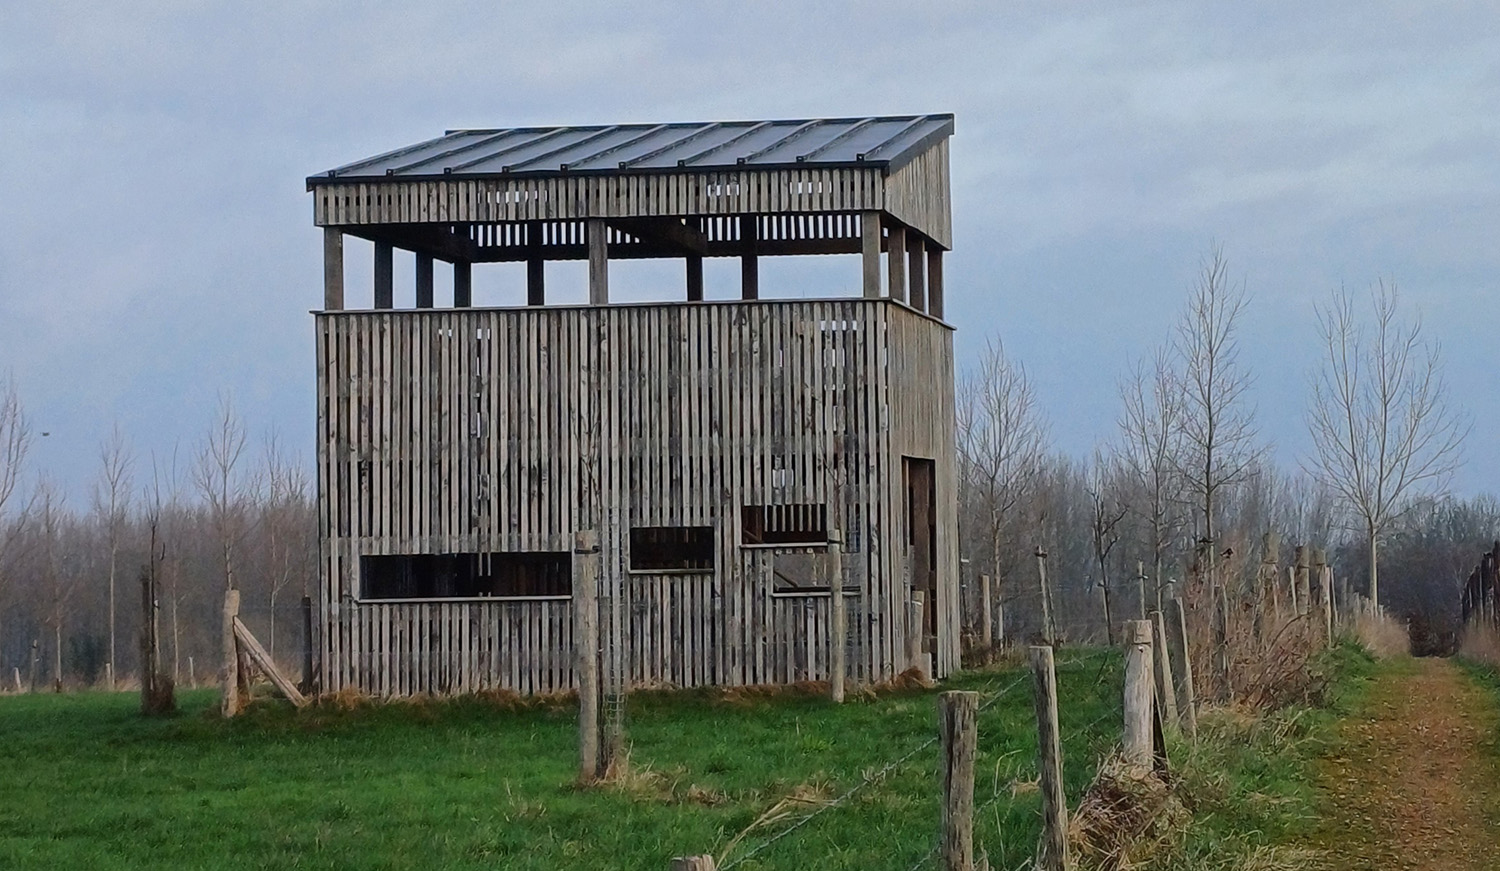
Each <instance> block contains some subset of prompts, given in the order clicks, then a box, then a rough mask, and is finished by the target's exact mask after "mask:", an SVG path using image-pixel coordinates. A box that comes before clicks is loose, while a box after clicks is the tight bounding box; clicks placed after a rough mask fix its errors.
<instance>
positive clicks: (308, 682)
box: [300, 596, 313, 695]
mask: <svg viewBox="0 0 1500 871" xmlns="http://www.w3.org/2000/svg"><path fill="white" fill-rule="evenodd" d="M300 689H301V690H302V692H303V693H306V694H309V695H310V694H311V693H312V691H313V608H312V596H303V597H302V686H301V687H300Z"/></svg>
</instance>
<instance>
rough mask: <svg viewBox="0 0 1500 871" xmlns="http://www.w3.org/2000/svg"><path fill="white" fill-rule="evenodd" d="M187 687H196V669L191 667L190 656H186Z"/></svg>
mask: <svg viewBox="0 0 1500 871" xmlns="http://www.w3.org/2000/svg"><path fill="white" fill-rule="evenodd" d="M188 687H189V688H190V689H197V688H198V669H196V668H194V667H193V658H192V657H191V656H189V657H188Z"/></svg>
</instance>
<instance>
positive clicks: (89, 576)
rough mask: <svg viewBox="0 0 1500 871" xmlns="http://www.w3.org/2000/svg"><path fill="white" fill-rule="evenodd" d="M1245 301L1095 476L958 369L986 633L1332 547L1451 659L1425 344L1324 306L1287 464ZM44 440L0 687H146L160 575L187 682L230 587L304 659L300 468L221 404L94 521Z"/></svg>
mask: <svg viewBox="0 0 1500 871" xmlns="http://www.w3.org/2000/svg"><path fill="white" fill-rule="evenodd" d="M1250 304H1251V301H1250V296H1249V294H1248V293H1247V291H1246V288H1245V287H1244V284H1243V283H1242V282H1236V281H1234V280H1233V279H1232V277H1231V273H1230V269H1229V265H1228V263H1227V261H1226V260H1225V258H1224V257H1223V255H1222V253H1221V252H1219V251H1217V250H1216V251H1213V252H1211V253H1210V255H1209V256H1208V257H1207V258H1205V260H1204V261H1203V263H1202V264H1201V269H1200V271H1199V274H1198V278H1197V281H1196V282H1195V284H1194V285H1193V286H1192V287H1191V288H1190V289H1189V292H1188V294H1187V298H1186V300H1185V302H1184V304H1183V307H1182V311H1181V313H1180V315H1179V316H1178V318H1177V320H1176V322H1175V324H1174V325H1173V326H1172V327H1171V329H1170V330H1169V331H1167V333H1166V334H1165V335H1163V337H1162V341H1161V343H1160V345H1159V346H1158V347H1155V348H1144V349H1142V352H1141V355H1140V357H1139V359H1137V360H1135V361H1133V362H1129V363H1128V364H1126V365H1122V370H1121V371H1122V372H1123V373H1124V374H1123V375H1122V377H1121V378H1120V379H1119V391H1118V392H1119V402H1118V404H1117V406H1116V408H1115V409H1114V416H1115V421H1114V426H1113V434H1112V435H1111V436H1110V437H1109V438H1107V439H1106V440H1104V441H1103V442H1101V443H1100V445H1099V447H1098V448H1096V449H1095V450H1094V451H1093V452H1092V453H1091V454H1090V455H1089V456H1087V457H1070V456H1066V455H1064V454H1061V453H1059V452H1058V451H1056V450H1055V448H1054V447H1053V441H1052V437H1051V432H1050V428H1049V425H1048V422H1047V420H1046V419H1045V416H1044V415H1043V413H1042V410H1041V401H1040V399H1039V397H1038V396H1037V395H1036V392H1035V388H1034V385H1033V384H1032V382H1031V379H1030V378H1029V376H1028V373H1027V371H1026V369H1025V367H1024V366H1023V365H1021V364H1020V363H1019V362H1018V361H1015V360H1012V359H1010V358H1009V357H1007V356H1006V354H1005V351H1004V348H1003V346H1002V345H1001V344H1000V343H999V342H998V341H995V342H992V343H991V344H990V345H989V346H988V348H987V349H986V351H985V352H984V353H983V354H982V355H980V357H979V359H978V360H977V361H976V363H975V364H974V365H973V366H971V367H969V368H967V369H966V370H965V371H964V372H962V373H960V378H959V385H958V405H957V411H958V421H957V422H958V449H959V450H958V453H959V474H960V524H961V529H960V538H961V550H962V557H963V566H962V578H963V583H964V614H965V616H966V621H968V622H969V623H970V625H971V627H972V625H973V623H975V622H977V619H976V615H977V613H978V610H979V578H980V577H981V576H982V575H990V576H991V577H992V578H993V579H994V582H995V585H994V591H995V595H996V598H997V600H998V602H997V604H998V606H999V609H1000V610H1003V620H1002V627H1001V629H1002V633H1003V635H1004V637H1005V638H1006V639H1008V640H1010V641H1020V640H1024V639H1028V638H1034V637H1037V636H1045V635H1052V636H1054V637H1059V638H1061V639H1063V640H1075V641H1082V640H1093V641H1113V640H1114V639H1115V637H1116V633H1117V630H1118V628H1119V626H1120V624H1121V622H1122V621H1124V620H1128V619H1134V618H1137V617H1139V616H1141V611H1142V609H1143V608H1144V609H1152V608H1156V607H1158V603H1159V602H1160V600H1161V597H1162V596H1164V595H1166V594H1167V593H1168V592H1169V591H1171V590H1172V589H1173V585H1174V584H1176V585H1179V589H1181V588H1185V587H1192V586H1193V585H1194V584H1197V585H1198V586H1199V587H1201V586H1202V585H1203V581H1204V579H1205V578H1210V579H1212V580H1211V585H1212V586H1214V587H1216V588H1217V589H1216V591H1215V592H1216V593H1217V592H1222V593H1223V599H1224V601H1226V602H1232V601H1234V600H1235V599H1236V598H1237V597H1241V596H1244V595H1249V594H1250V593H1251V589H1250V587H1251V585H1252V584H1253V583H1254V579H1255V578H1256V573H1257V570H1258V568H1259V564H1260V562H1261V560H1262V558H1263V556H1264V554H1263V553H1262V550H1263V545H1262V543H1263V541H1265V540H1266V538H1265V535H1266V533H1268V532H1269V533H1274V534H1275V540H1276V541H1277V542H1278V545H1277V547H1278V552H1277V553H1276V554H1275V555H1274V557H1275V561H1276V562H1278V563H1279V564H1280V565H1281V566H1283V567H1284V566H1286V565H1288V564H1290V563H1291V561H1292V559H1293V548H1294V547H1295V546H1297V545H1300V544H1305V545H1309V546H1313V547H1319V548H1323V549H1325V550H1326V551H1327V552H1328V554H1329V557H1330V559H1331V562H1332V565H1333V567H1334V572H1335V576H1336V577H1337V578H1338V579H1339V586H1344V585H1346V584H1347V586H1348V587H1349V588H1350V589H1352V590H1354V591H1356V592H1359V593H1362V594H1366V595H1368V596H1369V597H1370V598H1372V599H1377V600H1379V601H1381V602H1383V603H1384V604H1385V605H1386V606H1387V607H1388V608H1389V609H1390V610H1391V611H1392V612H1393V613H1395V614H1396V615H1397V616H1401V617H1405V618H1407V619H1409V620H1410V621H1412V623H1413V625H1414V627H1415V634H1416V636H1417V641H1418V644H1419V646H1421V647H1423V648H1424V649H1432V650H1442V649H1445V648H1447V647H1451V644H1452V638H1453V635H1454V633H1455V632H1456V630H1457V628H1458V621H1459V603H1460V591H1461V589H1462V583H1463V580H1464V578H1465V577H1467V573H1468V571H1469V570H1470V569H1471V568H1472V565H1473V563H1474V562H1475V560H1476V559H1477V557H1478V554H1479V553H1481V552H1482V551H1484V550H1486V549H1487V548H1488V547H1490V545H1491V543H1492V542H1493V541H1494V540H1495V539H1496V538H1500V503H1497V501H1496V500H1495V499H1494V498H1493V497H1490V496H1481V497H1477V498H1473V499H1459V498H1455V497H1452V496H1449V495H1446V488H1447V486H1448V484H1449V481H1450V480H1451V478H1452V476H1453V474H1454V472H1455V470H1456V469H1457V468H1458V461H1459V448H1460V445H1461V443H1462V440H1463V437H1464V435H1465V433H1466V424H1465V422H1464V420H1463V418H1462V416H1461V415H1459V414H1456V413H1455V412H1453V411H1452V410H1451V409H1449V408H1448V406H1447V392H1446V389H1445V388H1444V385H1443V381H1442V377H1441V368H1440V365H1439V360H1438V357H1437V353H1436V350H1435V348H1433V347H1432V346H1431V345H1429V344H1428V343H1427V342H1426V340H1425V339H1424V337H1423V335H1422V333H1421V326H1420V323H1419V322H1418V321H1417V320H1416V319H1414V318H1406V317H1403V316H1402V313H1401V311H1400V308H1399V306H1398V300H1397V295H1396V291H1395V287H1394V285H1392V284H1387V283H1384V282H1382V283H1377V284H1376V285H1375V287H1374V288H1373V289H1372V291H1371V293H1370V295H1369V305H1368V307H1365V306H1364V305H1362V304H1361V303H1360V301H1359V300H1358V299H1357V298H1356V297H1354V296H1352V295H1350V294H1348V293H1345V292H1342V291H1341V292H1339V293H1336V294H1334V295H1333V296H1332V297H1331V298H1330V299H1329V300H1328V301H1327V302H1326V303H1325V304H1324V305H1321V306H1319V307H1318V308H1317V315H1318V323H1319V326H1320V329H1321V336H1322V339H1323V342H1324V347H1325V354H1324V360H1323V363H1322V365H1321V366H1320V368H1319V369H1318V370H1317V371H1316V372H1314V373H1312V378H1311V382H1310V388H1309V398H1308V413H1307V426H1308V430H1309V434H1310V436H1311V442H1312V444H1313V446H1314V447H1313V450H1312V451H1310V452H1309V454H1308V456H1307V457H1306V458H1305V459H1304V461H1303V463H1302V464H1301V465H1300V466H1299V467H1298V468H1297V469H1293V470H1288V469H1282V468H1278V467H1277V466H1276V465H1275V464H1274V463H1273V462H1272V461H1271V459H1270V456H1271V454H1270V448H1271V445H1270V441H1269V439H1267V438H1265V436H1264V434H1263V433H1262V432H1261V430H1260V428H1259V426H1258V425H1257V421H1256V415H1255V408H1254V406H1253V404H1252V403H1251V401H1250V396H1249V391H1250V388H1251V383H1252V382H1251V373H1249V372H1248V371H1246V370H1245V369H1244V367H1242V365H1241V363H1240V361H1239V359H1238V342H1239V338H1240V335H1239V329H1240V322H1241V319H1242V317H1243V315H1244V312H1245V311H1246V308H1247V306H1249V305H1250ZM34 435H35V434H34V433H33V432H32V431H31V428H30V426H29V425H28V423H27V420H26V416H25V413H24V409H23V407H22V403H21V398H20V396H19V393H18V391H17V389H16V387H15V385H14V383H13V382H6V383H0V686H3V687H4V688H6V689H10V688H11V683H12V681H13V680H14V679H15V677H16V675H17V674H19V675H20V677H21V679H22V682H23V683H28V684H29V683H31V682H32V681H33V680H34V681H35V682H36V683H37V684H39V685H49V684H52V683H54V682H57V681H62V682H65V683H68V684H75V685H76V684H99V683H102V682H104V681H106V680H107V679H108V676H109V672H110V669H109V665H110V663H114V664H115V669H114V670H115V671H117V672H118V674H119V675H121V676H122V677H123V676H133V675H134V672H135V663H136V662H137V656H136V652H135V644H136V638H137V635H138V631H139V623H140V614H141V604H140V595H141V594H140V590H141V586H140V578H141V575H142V573H143V572H145V571H148V570H149V571H155V572H157V573H158V577H159V578H160V588H161V589H162V590H163V591H164V592H165V595H164V598H163V599H162V601H161V603H160V607H161V615H162V617H161V619H162V624H163V625H162V630H161V631H162V637H163V640H164V642H165V647H164V650H163V656H164V658H165V661H166V662H167V663H168V664H169V665H170V667H171V671H172V674H173V676H174V678H175V679H176V681H177V682H178V683H179V684H188V683H191V682H192V681H193V680H194V679H196V680H200V681H201V680H205V679H208V678H209V677H210V676H211V673H212V668H213V664H214V663H216V662H217V657H218V655H219V654H218V651H219V646H220V639H219V637H218V635H219V623H220V607H221V603H222V596H223V591H224V590H225V589H226V587H227V586H229V585H231V584H232V585H234V586H236V587H238V588H239V589H240V590H241V591H242V592H241V595H242V602H243V604H242V613H243V614H244V617H245V619H246V621H247V623H249V624H250V625H251V628H252V630H253V631H255V632H256V633H257V635H258V636H259V637H261V638H262V639H263V640H264V641H265V643H266V645H267V646H268V647H271V648H272V649H273V650H274V651H276V653H277V655H278V656H279V657H280V658H281V659H283V661H292V660H293V659H294V658H295V657H296V655H297V653H298V652H299V651H300V647H301V643H302V639H303V633H302V624H301V608H300V602H301V598H302V596H303V595H308V594H312V593H313V585H314V584H315V583H316V578H317V573H318V542H317V518H316V512H315V493H314V492H313V486H312V482H311V480H310V477H309V474H308V463H307V461H306V459H305V458H303V457H299V456H296V455H295V454H293V453H290V452H288V451H287V450H285V448H284V447H283V446H282V445H281V444H280V442H279V441H278V439H277V438H276V437H275V436H274V434H272V435H267V436H265V437H262V438H259V439H251V438H249V437H247V433H246V428H245V425H244V424H243V423H242V422H241V421H240V420H238V419H237V418H236V416H235V414H234V412H233V410H232V408H231V407H230V406H229V405H228V404H227V403H223V404H221V407H220V409H219V413H218V415H217V418H216V420H215V422H214V424H213V426H212V428H211V429H210V431H208V432H205V433H203V434H201V435H200V437H199V438H198V439H197V440H196V441H195V442H194V443H193V445H192V446H191V447H190V448H187V449H184V450H183V451H182V452H180V454H176V455H172V456H167V457H161V456H139V455H137V454H136V453H135V452H133V451H132V449H131V446H130V444H129V441H128V439H126V438H125V436H124V435H122V434H121V433H119V432H118V431H116V432H114V433H112V434H111V435H110V437H109V438H107V439H106V440H105V442H104V443H103V444H102V445H101V447H100V451H99V455H98V458H97V473H96V475H95V476H94V483H93V486H92V488H91V492H90V495H89V498H88V500H87V501H86V502H85V503H82V504H80V503H78V502H70V501H67V500H66V499H65V498H64V497H63V494H62V493H61V491H60V490H59V488H58V487H57V486H56V485H55V484H53V483H52V481H51V480H50V479H49V478H48V477H47V476H46V474H45V470H33V469H31V468H29V467H28V465H27V462H26V461H27V454H28V449H29V448H30V446H31V442H32V439H33V436H34ZM1044 567H1045V573H1046V577H1047V579H1048V585H1047V587H1046V588H1045V592H1044V587H1043V584H1042V577H1043V570H1044ZM1377 568H1378V572H1377ZM1044 595H1047V596H1050V597H1051V601H1050V605H1051V608H1050V610H1051V614H1052V617H1053V624H1054V625H1053V626H1052V627H1051V628H1050V629H1049V627H1047V626H1045V625H1044V621H1043V613H1044V609H1043V599H1044ZM1224 607H1227V605H1226V606H1224Z"/></svg>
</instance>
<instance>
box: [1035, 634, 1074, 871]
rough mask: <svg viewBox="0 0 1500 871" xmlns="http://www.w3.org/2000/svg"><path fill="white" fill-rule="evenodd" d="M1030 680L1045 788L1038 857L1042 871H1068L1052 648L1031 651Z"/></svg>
mask: <svg viewBox="0 0 1500 871" xmlns="http://www.w3.org/2000/svg"><path fill="white" fill-rule="evenodd" d="M1031 676H1032V681H1033V685H1034V686H1035V693H1034V695H1033V699H1034V700H1035V702H1036V733H1037V742H1036V751H1037V769H1038V771H1039V774H1040V777H1039V780H1040V783H1041V788H1042V843H1041V847H1040V849H1039V851H1038V853H1039V854H1038V856H1037V868H1039V869H1040V871H1066V869H1067V868H1068V867H1069V866H1070V865H1071V861H1070V859H1069V857H1068V799H1067V796H1066V795H1064V793H1063V777H1062V740H1061V738H1060V737H1059V736H1058V729H1057V673H1056V671H1055V670H1054V669H1053V664H1052V648H1051V647H1049V646H1047V645H1042V644H1039V645H1035V646H1033V647H1032V648H1031Z"/></svg>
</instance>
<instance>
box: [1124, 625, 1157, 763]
mask: <svg viewBox="0 0 1500 871" xmlns="http://www.w3.org/2000/svg"><path fill="white" fill-rule="evenodd" d="M1151 635H1152V631H1151V621H1149V620H1130V621H1127V622H1126V624H1125V737H1124V745H1125V746H1124V755H1125V764H1126V765H1127V766H1128V767H1129V768H1130V770H1131V771H1132V772H1133V773H1135V774H1136V775H1137V776H1140V777H1144V776H1146V775H1147V774H1149V773H1150V771H1151V760H1152V739H1153V737H1154V735H1153V732H1152V728H1151V725H1152V720H1151V715H1152V705H1153V704H1154V700H1153V696H1154V695H1155V693H1153V692H1152V684H1153V683H1154V681H1155V674H1154V673H1155V665H1154V662H1153V656H1152V653H1153V651H1152V646H1153V645H1152V641H1151Z"/></svg>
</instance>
